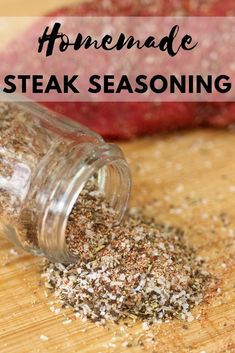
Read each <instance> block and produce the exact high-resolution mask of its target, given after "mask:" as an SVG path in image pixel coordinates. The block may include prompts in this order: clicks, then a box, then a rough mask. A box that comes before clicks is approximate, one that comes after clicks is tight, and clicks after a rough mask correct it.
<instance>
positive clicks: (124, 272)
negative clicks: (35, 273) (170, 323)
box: [42, 179, 211, 323]
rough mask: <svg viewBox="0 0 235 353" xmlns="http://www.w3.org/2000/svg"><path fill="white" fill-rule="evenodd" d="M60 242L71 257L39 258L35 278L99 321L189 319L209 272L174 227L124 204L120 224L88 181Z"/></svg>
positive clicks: (64, 303) (67, 304)
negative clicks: (39, 276)
mask: <svg viewBox="0 0 235 353" xmlns="http://www.w3.org/2000/svg"><path fill="white" fill-rule="evenodd" d="M66 241H67V246H68V248H69V249H70V251H71V252H72V253H74V254H80V258H79V260H78V261H77V262H76V263H75V264H69V265H64V264H61V263H50V262H48V261H46V262H45V268H44V272H43V275H42V277H43V278H44V280H45V283H46V286H47V287H48V288H50V289H51V290H52V291H54V294H55V296H56V297H57V298H58V299H59V301H60V303H61V305H62V306H63V307H71V308H72V309H73V310H74V312H75V313H76V316H78V317H81V318H89V319H91V320H92V321H96V322H101V323H105V322H106V321H107V320H112V321H115V322H118V321H119V320H120V319H125V318H132V319H142V320H145V321H147V322H149V323H155V322H162V321H166V320H169V319H172V318H179V319H182V320H186V321H192V320H193V319H194V317H193V315H192V312H191V310H192V308H193V307H194V306H195V305H198V304H199V303H201V302H202V301H203V298H204V296H205V291H206V289H207V287H208V286H209V285H210V279H211V277H210V275H209V273H208V272H207V271H206V270H205V269H204V266H203V263H202V260H201V259H200V258H198V257H197V256H196V254H195V252H194V251H193V249H192V248H190V247H188V246H187V245H186V242H185V238H184V234H183V232H182V231H181V230H179V229H177V228H173V227H170V226H164V225H161V224H157V223H156V222H155V221H154V219H152V218H149V217H146V216H145V215H144V214H142V213H141V212H140V211H138V210H137V209H134V208H133V209H130V210H129V211H128V214H127V217H126V219H125V220H124V221H123V223H122V224H117V223H115V212H114V210H113V209H112V207H110V206H109V204H108V203H107V202H106V201H105V199H104V197H103V195H102V194H101V193H100V192H99V191H97V188H96V183H95V179H93V180H91V181H90V182H89V183H88V184H87V185H86V186H85V188H84V190H83V192H82V193H81V194H80V197H79V198H78V200H77V203H76V204H75V206H74V208H73V210H72V213H71V215H70V217H69V219H68V225H67V230H66Z"/></svg>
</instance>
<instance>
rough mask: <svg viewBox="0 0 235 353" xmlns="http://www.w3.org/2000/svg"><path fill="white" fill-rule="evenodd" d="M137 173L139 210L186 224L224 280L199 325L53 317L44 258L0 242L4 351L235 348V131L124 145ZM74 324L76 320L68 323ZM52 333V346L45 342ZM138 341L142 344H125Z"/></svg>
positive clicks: (7, 1)
mask: <svg viewBox="0 0 235 353" xmlns="http://www.w3.org/2000/svg"><path fill="white" fill-rule="evenodd" d="M70 2H72V1H70ZM62 3H68V0H66V1H56V0H53V1H52V0H50V1H48V2H46V1H41V2H32V1H28V0H27V1H21V0H4V1H3V0H1V1H0V8H1V15H5V16H6V15H8V16H9V15H41V14H43V13H44V12H45V11H46V10H48V9H52V8H54V7H55V6H57V5H60V4H62ZM120 145H121V147H122V148H123V150H124V152H125V154H126V156H127V158H128V161H129V162H130V165H131V169H132V173H133V191H132V200H131V203H132V205H136V206H138V207H144V208H145V210H146V212H148V213H149V214H152V215H154V217H155V218H156V219H157V220H158V221H160V222H167V223H171V224H173V225H177V226H180V227H181V228H183V229H184V230H185V233H186V238H187V241H188V242H189V243H190V244H192V245H193V246H194V247H195V248H196V250H197V252H198V255H200V256H203V257H204V258H205V260H206V263H207V264H208V268H209V269H210V271H211V272H212V273H213V274H214V275H215V276H216V277H217V278H218V279H219V281H220V284H219V289H218V290H217V292H216V293H215V294H214V295H213V296H212V297H211V298H210V299H209V301H208V302H207V303H205V304H203V305H202V306H200V307H197V308H195V310H194V311H193V314H194V317H195V318H196V319H195V320H194V321H193V322H191V323H184V322H180V321H177V320H174V321H172V322H169V323H164V324H159V325H155V326H154V327H153V328H152V329H151V330H152V331H153V332H154V339H155V341H154V343H152V342H150V341H149V339H148V337H147V338H146V331H143V328H142V323H141V322H139V323H136V324H135V325H134V326H133V327H130V328H127V329H126V331H125V332H122V331H120V327H119V326H118V325H112V324H109V325H108V326H107V327H100V326H97V325H95V324H92V323H89V322H81V321H80V320H78V319H77V320H74V317H73V315H72V312H71V311H70V310H62V311H61V312H60V313H59V314H57V315H56V314H55V313H53V312H51V307H52V306H53V305H54V304H52V301H53V300H54V298H53V296H51V295H49V297H47V295H48V294H47V292H46V291H45V288H44V286H43V284H42V283H41V277H40V272H41V259H39V258H36V257H33V256H31V255H28V254H26V253H24V252H22V251H19V250H17V251H18V255H17V254H16V253H15V251H14V250H12V249H13V246H12V244H10V243H9V242H8V241H6V240H4V239H2V238H0V353H6V352H7V353H15V352H19V353H31V352H32V353H33V352H35V353H36V352H43V353H44V352H45V353H46V352H49V353H50V352H70V353H72V352H74V353H75V352H76V353H99V352H100V353H124V352H130V353H139V352H144V351H145V352H146V353H170V352H172V353H184V352H193V353H202V352H206V353H225V352H228V353H232V352H235V162H234V160H235V150H234V146H235V133H234V132H231V131H230V132H229V131H215V130H195V131H185V132H180V133H175V134H170V135H164V136H154V137H149V138H142V139H138V140H135V141H132V142H126V143H121V144H120ZM67 318H71V319H72V323H70V324H67V325H65V324H64V323H63V322H64V321H65V320H66V319H67ZM41 335H45V336H47V337H48V340H47V341H44V340H42V339H40V336H41ZM127 340H128V342H131V345H132V347H125V345H126V344H125V343H126V341H127Z"/></svg>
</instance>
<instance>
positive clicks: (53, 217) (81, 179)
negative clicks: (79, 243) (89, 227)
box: [34, 143, 131, 263]
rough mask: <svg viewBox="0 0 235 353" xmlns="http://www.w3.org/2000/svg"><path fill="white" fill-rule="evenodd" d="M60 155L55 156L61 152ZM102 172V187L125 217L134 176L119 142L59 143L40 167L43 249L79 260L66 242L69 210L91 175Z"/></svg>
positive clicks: (59, 257) (58, 258)
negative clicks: (131, 174) (115, 143)
mask: <svg viewBox="0 0 235 353" xmlns="http://www.w3.org/2000/svg"><path fill="white" fill-rule="evenodd" d="M58 155H59V157H55V156H58ZM95 173H98V187H99V189H100V190H101V191H102V192H104V195H105V197H106V199H107V200H108V201H109V203H110V204H111V206H112V207H113V208H114V209H115V210H116V212H117V217H118V220H119V221H121V219H122V217H123V215H124V213H125V211H126V208H127V205H128V200H129V195H130V187H131V176H130V170H129V167H128V164H127V162H126V160H125V159H124V156H123V153H122V152H121V150H120V149H119V147H118V146H116V145H113V144H107V143H83V144H80V145H77V144H76V145H70V146H65V145H64V144H58V145H57V146H55V148H54V151H51V152H49V153H48V156H47V158H46V161H44V165H42V166H41V168H39V173H38V175H37V176H36V179H37V181H36V184H37V185H40V190H39V191H38V192H37V195H34V196H35V197H36V199H35V200H36V205H37V207H38V211H37V212H38V215H39V217H38V221H37V223H38V225H37V229H38V231H37V236H38V244H39V248H40V251H41V252H42V253H43V255H45V256H46V257H47V258H49V259H50V260H52V261H54V262H63V263H72V262H75V261H76V260H77V258H75V257H74V256H73V255H72V254H71V253H69V250H68V248H67V245H66V239H65V233H66V226H67V221H68V217H69V214H70V213H71V211H72V208H73V206H74V204H75V202H76V200H77V198H78V197H79V194H80V192H81V190H82V189H83V187H84V185H85V184H86V182H87V181H88V179H89V178H90V177H91V176H92V175H93V174H95Z"/></svg>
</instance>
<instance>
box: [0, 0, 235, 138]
mask: <svg viewBox="0 0 235 353" xmlns="http://www.w3.org/2000/svg"><path fill="white" fill-rule="evenodd" d="M174 15H188V16H190V15H191V16H197V15H200V16H225V15H230V16H231V15H235V5H234V3H233V0H227V1H226V2H221V1H220V0H194V1H189V0H169V1H166V0H158V1H156V0H119V1H111V0H93V1H92V2H89V3H83V4H77V5H75V6H69V7H64V8H60V9H58V10H56V11H53V12H51V13H49V14H47V16H174ZM36 27H37V25H36V24H35V28H36ZM33 28H34V27H33ZM33 28H31V31H33ZM18 44H19V45H17V46H12V47H11V48H12V49H10V50H9V52H8V53H7V56H6V55H5V56H4V55H0V59H1V61H2V62H3V63H4V65H6V66H7V67H8V68H11V66H12V65H16V64H17V58H19V57H22V53H24V52H27V48H25V46H21V45H20V43H18ZM24 65H25V67H26V68H27V65H34V60H32V58H29V59H27V57H25V63H24ZM8 71H9V72H10V70H8ZM35 71H36V70H35ZM43 104H44V105H45V106H47V107H49V108H51V109H52V110H55V111H57V112H60V113H63V114H64V115H67V116H69V117H71V118H72V119H75V120H77V121H79V122H81V123H82V124H84V125H87V126H88V127H89V128H91V129H93V130H95V131H97V132H98V133H100V134H101V135H103V136H104V137H108V138H131V137H133V136H138V135H143V134H147V133H155V132H162V131H169V130H175V129H181V128H189V127H190V128H191V127H195V126H198V125H204V126H216V127H226V126H228V125H230V124H233V123H234V122H235V114H234V111H235V105H234V104H233V103H183V102H178V103H173V102H170V103H166V102H163V103H153V102H132V103H129V102H124V103H120V102H114V103H105V102H99V103H91V102H88V103H82V102H45V103H43Z"/></svg>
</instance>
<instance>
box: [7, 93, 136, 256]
mask: <svg viewBox="0 0 235 353" xmlns="http://www.w3.org/2000/svg"><path fill="white" fill-rule="evenodd" d="M94 174H96V175H98V188H99V190H100V191H102V192H103V193H104V195H105V198H106V199H107V201H108V202H109V203H110V205H111V206H112V207H113V208H114V209H115V211H116V213H117V218H118V220H119V221H121V219H122V217H123V215H124V213H125V210H126V208H127V204H128V199H129V194H130V187H131V177H130V171H129V167H128V164H127V162H126V160H125V158H124V156H123V153H122V152H121V150H120V148H119V147H118V146H117V145H115V144H108V143H106V142H105V141H104V140H103V139H102V138H101V137H100V136H99V135H97V134H96V133H94V132H92V131H90V130H89V129H87V128H86V127H84V126H82V125H80V124H78V123H76V122H74V121H71V120H69V119H67V118H65V117H63V116H61V115H59V114H57V113H54V112H52V111H49V110H47V109H45V108H43V107H42V106H40V105H38V104H36V103H32V102H28V101H25V102H21V103H18V102H15V101H14V98H13V99H12V101H11V102H1V101H0V235H3V236H4V237H6V238H8V239H9V240H10V241H12V242H13V243H15V244H16V245H17V246H20V247H22V248H23V249H25V250H26V251H28V252H31V253H33V254H35V255H43V256H46V257H47V258H49V259H50V260H51V261H55V262H67V263H68V262H74V261H76V258H74V256H73V255H72V254H71V253H70V251H69V248H68V246H67V245H66V241H65V230H66V225H67V222H68V217H69V215H70V213H71V211H72V209H73V206H74V204H75V202H76V200H77V199H78V197H79V194H80V192H81V190H82V189H83V187H84V185H85V184H86V182H87V181H88V180H89V179H90V178H91V177H92V176H93V175H94Z"/></svg>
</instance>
